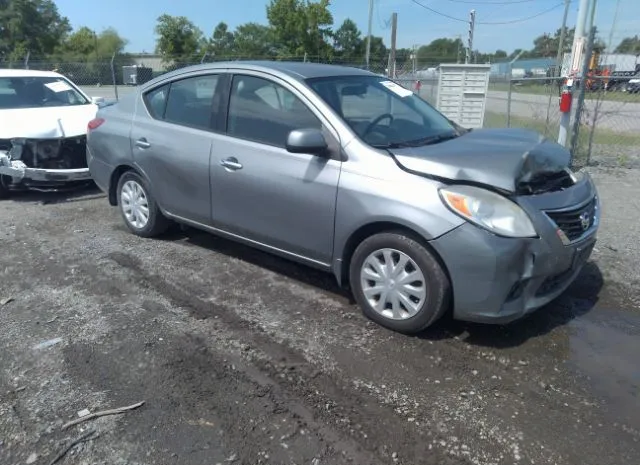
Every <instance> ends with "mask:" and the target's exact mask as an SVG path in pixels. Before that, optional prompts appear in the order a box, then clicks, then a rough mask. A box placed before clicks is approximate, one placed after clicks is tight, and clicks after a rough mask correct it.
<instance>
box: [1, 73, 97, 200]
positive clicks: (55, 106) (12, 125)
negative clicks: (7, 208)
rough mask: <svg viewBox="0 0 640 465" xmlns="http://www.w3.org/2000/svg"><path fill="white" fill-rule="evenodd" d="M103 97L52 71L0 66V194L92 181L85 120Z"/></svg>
mask: <svg viewBox="0 0 640 465" xmlns="http://www.w3.org/2000/svg"><path fill="white" fill-rule="evenodd" d="M103 101H104V99H102V98H91V97H89V96H88V95H86V94H85V93H84V92H82V91H81V90H80V89H79V88H78V86H76V85H75V84H74V83H73V82H71V81H70V80H69V79H67V78H66V77H64V76H62V75H61V74H58V73H55V72H49V71H30V70H17V69H0V198H3V197H7V196H8V195H9V192H10V190H11V189H14V188H19V187H23V188H39V189H49V188H56V187H60V186H61V185H65V184H67V183H69V182H72V181H86V180H90V179H91V175H90V173H89V169H88V167H87V159H86V134H87V124H88V123H89V121H91V120H92V119H93V118H95V115H96V112H97V111H98V106H99V104H100V103H101V102H103Z"/></svg>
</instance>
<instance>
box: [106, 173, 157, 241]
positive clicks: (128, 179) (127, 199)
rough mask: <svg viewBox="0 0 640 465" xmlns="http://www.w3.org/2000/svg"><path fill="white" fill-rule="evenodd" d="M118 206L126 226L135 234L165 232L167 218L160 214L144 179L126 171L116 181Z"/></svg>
mask: <svg viewBox="0 0 640 465" xmlns="http://www.w3.org/2000/svg"><path fill="white" fill-rule="evenodd" d="M117 195H118V206H119V208H120V213H121V214H122V218H123V219H124V222H125V224H126V225H127V228H129V230H130V231H131V232H133V233H134V234H135V235H137V236H141V237H154V236H158V235H160V234H162V233H163V232H165V231H166V230H167V229H168V227H169V220H168V219H167V218H166V217H165V216H164V215H163V214H162V212H161V211H160V208H159V207H158V204H157V203H156V201H155V199H154V198H153V196H152V195H151V192H149V189H148V187H147V183H146V182H145V180H144V179H143V178H142V176H140V175H139V174H138V173H136V172H135V171H127V172H126V173H124V174H123V175H122V176H121V177H120V179H119V181H118V190H117Z"/></svg>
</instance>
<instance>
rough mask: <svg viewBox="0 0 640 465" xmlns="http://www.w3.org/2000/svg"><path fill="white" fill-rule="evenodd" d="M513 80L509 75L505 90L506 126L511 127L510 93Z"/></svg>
mask: <svg viewBox="0 0 640 465" xmlns="http://www.w3.org/2000/svg"><path fill="white" fill-rule="evenodd" d="M512 83H513V81H512V80H511V76H509V90H508V91H507V127H508V128H510V127H511V94H512V93H513V84H512Z"/></svg>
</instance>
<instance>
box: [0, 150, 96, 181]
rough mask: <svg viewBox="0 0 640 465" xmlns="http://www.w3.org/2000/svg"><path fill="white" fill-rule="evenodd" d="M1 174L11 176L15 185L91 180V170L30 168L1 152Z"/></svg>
mask: <svg viewBox="0 0 640 465" xmlns="http://www.w3.org/2000/svg"><path fill="white" fill-rule="evenodd" d="M0 174H2V175H5V176H10V177H11V178H13V182H14V183H18V182H21V181H25V180H28V181H38V182H71V181H88V180H90V179H91V173H90V172H89V168H77V169H67V170H56V169H41V168H29V167H27V166H26V165H25V164H24V163H23V162H22V161H20V160H10V159H9V157H7V156H6V155H5V154H3V153H1V152H0Z"/></svg>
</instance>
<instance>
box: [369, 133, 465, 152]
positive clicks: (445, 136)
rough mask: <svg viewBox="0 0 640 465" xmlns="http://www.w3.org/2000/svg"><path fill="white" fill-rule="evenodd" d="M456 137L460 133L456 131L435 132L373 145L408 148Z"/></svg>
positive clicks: (381, 147) (377, 146) (383, 147)
mask: <svg viewBox="0 0 640 465" xmlns="http://www.w3.org/2000/svg"><path fill="white" fill-rule="evenodd" d="M456 137H460V134H458V133H457V132H447V133H444V134H436V135H435V136H427V137H423V138H421V139H415V140H408V141H405V142H389V143H388V144H380V145H374V147H376V148H380V149H402V148H408V147H422V146H423V145H432V144H437V143H439V142H444V141H446V140H451V139H455V138H456Z"/></svg>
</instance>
